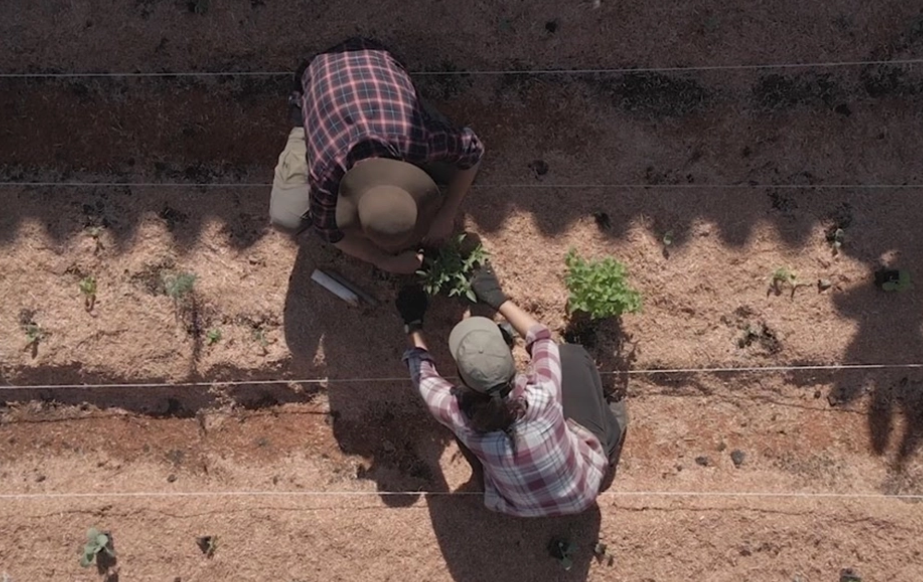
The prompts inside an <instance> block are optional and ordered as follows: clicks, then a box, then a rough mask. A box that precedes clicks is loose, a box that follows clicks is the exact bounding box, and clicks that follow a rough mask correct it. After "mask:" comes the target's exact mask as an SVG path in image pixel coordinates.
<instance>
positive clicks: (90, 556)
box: [80, 527, 115, 568]
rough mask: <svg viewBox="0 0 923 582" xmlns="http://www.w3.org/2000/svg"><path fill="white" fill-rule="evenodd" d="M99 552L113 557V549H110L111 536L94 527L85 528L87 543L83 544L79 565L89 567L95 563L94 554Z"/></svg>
mask: <svg viewBox="0 0 923 582" xmlns="http://www.w3.org/2000/svg"><path fill="white" fill-rule="evenodd" d="M100 552H105V553H106V555H108V556H109V557H110V558H114V557H115V551H114V550H113V549H112V537H111V536H110V535H109V534H107V533H102V532H100V531H99V530H98V529H96V528H95V527H91V528H90V529H88V530H87V543H86V544H85V545H84V546H83V551H82V552H81V556H80V565H81V566H83V567H84V568H89V567H90V566H91V565H92V564H94V563H96V556H97V554H99V553H100Z"/></svg>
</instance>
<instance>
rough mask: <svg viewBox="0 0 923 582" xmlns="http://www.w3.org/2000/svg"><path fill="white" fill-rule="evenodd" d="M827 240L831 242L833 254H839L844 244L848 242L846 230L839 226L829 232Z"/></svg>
mask: <svg viewBox="0 0 923 582" xmlns="http://www.w3.org/2000/svg"><path fill="white" fill-rule="evenodd" d="M827 242H828V243H830V248H831V250H832V251H833V256H836V255H838V254H839V253H840V249H842V248H843V244H845V243H846V231H844V230H843V229H842V228H839V227H837V228H834V229H833V230H831V231H829V232H828V233H827Z"/></svg>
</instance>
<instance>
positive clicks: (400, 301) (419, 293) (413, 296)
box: [394, 285, 429, 333]
mask: <svg viewBox="0 0 923 582" xmlns="http://www.w3.org/2000/svg"><path fill="white" fill-rule="evenodd" d="M394 304H395V305H396V306H397V312H398V313H400V314H401V319H402V320H403V321H404V326H405V328H406V331H407V332H408V333H409V332H411V331H414V330H417V329H421V328H422V327H423V315H424V314H426V308H427V307H428V306H429V299H428V298H427V297H426V293H425V292H424V291H423V288H422V287H420V286H419V285H411V286H408V287H404V288H403V289H401V291H400V293H398V294H397V301H395V302H394Z"/></svg>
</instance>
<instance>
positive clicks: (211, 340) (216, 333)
mask: <svg viewBox="0 0 923 582" xmlns="http://www.w3.org/2000/svg"><path fill="white" fill-rule="evenodd" d="M205 340H206V341H207V342H208V345H210V346H213V345H215V344H216V343H218V342H220V341H221V330H220V329H218V328H217V327H216V328H214V329H210V330H208V332H207V333H206V334H205Z"/></svg>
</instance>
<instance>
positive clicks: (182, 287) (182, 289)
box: [163, 273, 198, 301]
mask: <svg viewBox="0 0 923 582" xmlns="http://www.w3.org/2000/svg"><path fill="white" fill-rule="evenodd" d="M196 279H198V277H196V276H195V275H193V274H192V273H179V274H176V275H167V276H165V277H164V279H163V288H164V291H165V292H166V294H167V296H169V297H171V298H172V299H173V300H174V301H179V300H180V299H182V298H183V297H185V296H187V295H189V294H190V293H191V292H192V289H193V287H194V286H195V282H196Z"/></svg>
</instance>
